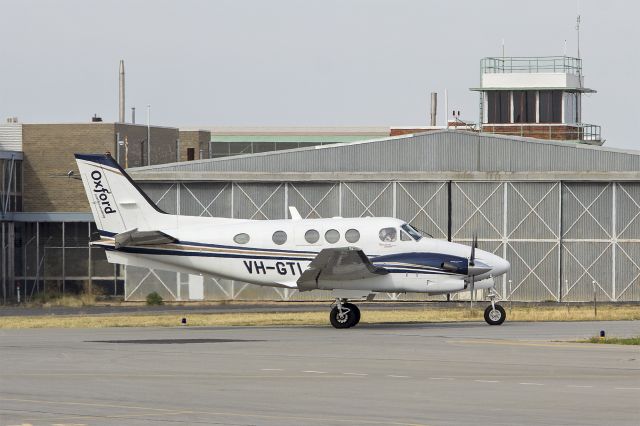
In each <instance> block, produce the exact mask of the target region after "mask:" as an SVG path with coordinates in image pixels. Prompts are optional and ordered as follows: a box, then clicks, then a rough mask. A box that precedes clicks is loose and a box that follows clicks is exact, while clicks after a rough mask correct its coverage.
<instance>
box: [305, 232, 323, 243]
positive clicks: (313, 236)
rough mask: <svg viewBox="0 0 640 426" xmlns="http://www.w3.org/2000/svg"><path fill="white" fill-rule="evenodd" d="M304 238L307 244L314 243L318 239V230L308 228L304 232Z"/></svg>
mask: <svg viewBox="0 0 640 426" xmlns="http://www.w3.org/2000/svg"><path fill="white" fill-rule="evenodd" d="M304 239H305V240H306V241H307V242H308V243H309V244H315V243H317V242H318V240H319V239H320V233H318V231H316V230H315V229H309V230H308V231H307V232H305V233H304Z"/></svg>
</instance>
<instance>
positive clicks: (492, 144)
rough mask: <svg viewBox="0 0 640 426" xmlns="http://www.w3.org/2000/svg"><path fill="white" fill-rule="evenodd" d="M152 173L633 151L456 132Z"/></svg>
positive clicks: (573, 165)
mask: <svg viewBox="0 0 640 426" xmlns="http://www.w3.org/2000/svg"><path fill="white" fill-rule="evenodd" d="M135 170H137V171H143V170H150V171H157V172H162V171H164V172H172V171H174V172H180V171H184V172H206V171H240V172H242V171H252V172H271V173H275V172H300V173H304V172H395V171H397V172H402V171H414V172H419V171H422V172H430V171H458V172H471V171H485V172H494V171H495V172H518V171H638V170H640V155H638V153H637V152H625V151H622V150H615V149H608V148H604V147H595V146H591V145H582V144H572V143H566V142H565V143H562V142H552V141H540V140H535V139H527V138H515V137H509V136H497V135H490V134H477V133H471V132H464V131H459V130H448V131H435V132H431V133H424V134H420V135H415V136H407V137H400V138H392V139H384V140H378V141H367V142H356V143H350V144H338V145H326V146H322V147H312V148H301V149H296V150H291V151H279V152H270V153H264V154H253V155H241V156H236V157H226V158H218V159H214V160H202V161H192V162H188V163H178V164H168V165H158V166H153V167H151V168H148V167H140V168H137V169H135Z"/></svg>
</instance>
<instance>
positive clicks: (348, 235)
mask: <svg viewBox="0 0 640 426" xmlns="http://www.w3.org/2000/svg"><path fill="white" fill-rule="evenodd" d="M344 238H345V239H346V240H347V241H348V242H350V243H357V242H358V240H359V239H360V232H358V230H357V229H349V230H348V231H347V232H345V233H344Z"/></svg>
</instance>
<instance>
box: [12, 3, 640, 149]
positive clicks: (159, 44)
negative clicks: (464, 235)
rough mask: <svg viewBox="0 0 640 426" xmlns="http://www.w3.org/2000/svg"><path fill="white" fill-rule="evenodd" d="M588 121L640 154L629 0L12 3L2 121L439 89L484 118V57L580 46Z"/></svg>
mask: <svg viewBox="0 0 640 426" xmlns="http://www.w3.org/2000/svg"><path fill="white" fill-rule="evenodd" d="M578 9H579V12H580V14H581V16H582V27H581V36H580V37H581V46H580V51H581V56H582V58H583V65H584V75H585V85H586V86H587V87H591V88H594V89H596V90H597V91H598V93H596V94H593V95H587V96H585V98H584V100H583V121H584V122H586V123H592V124H600V125H601V126H602V135H603V137H604V138H605V139H607V142H606V144H605V145H606V146H610V147H617V148H631V149H640V143H638V142H637V136H635V135H634V133H635V131H636V130H635V129H634V127H633V126H634V125H633V123H634V122H635V121H636V120H638V119H639V118H640V102H639V100H638V99H636V98H638V97H639V96H640V90H639V89H638V87H639V84H638V82H636V81H634V78H638V76H639V75H640V54H639V53H638V46H637V44H638V41H640V22H639V21H638V17H637V16H638V12H639V11H640V6H639V5H638V3H637V2H631V1H629V2H623V1H606V2H603V1H596V0H593V1H585V0H583V1H580V2H579V4H578V3H577V2H576V1H558V0H551V1H550V0H536V1H514V0H510V1H509V0H483V1H456V2H451V1H409V0H404V1H403V0H387V1H381V0H321V1H302V0H299V1H294V0H290V1H285V0H278V1H275V0H274V1H265V0H263V1H242V0H229V1H189V0H182V1H157V0H154V1H151V0H148V1H135V0H134V1H132V0H127V1H106V0H103V1H88V0H78V1H28V0H20V1H16V0H11V1H8V0H0V58H2V61H1V62H0V119H1V120H2V121H4V119H5V118H6V117H8V116H18V117H19V119H20V120H21V121H23V122H88V121H89V120H90V117H91V116H92V115H93V114H94V113H97V114H98V115H100V116H102V117H103V119H104V120H105V121H114V120H116V119H117V111H118V91H117V89H118V62H119V60H120V59H124V60H125V66H126V71H127V99H126V101H127V120H129V119H130V107H131V106H135V107H137V114H136V115H137V121H138V122H145V120H146V118H145V109H146V105H147V104H150V105H151V122H152V123H153V124H157V125H166V126H182V127H186V126H198V125H210V126H214V125H218V126H254V125H255V126H334V125H335V126H387V125H396V126H410V125H426V124H428V117H427V115H428V112H429V93H430V92H432V91H436V92H438V93H439V100H440V103H439V117H438V119H439V120H438V121H439V124H442V123H444V116H443V114H444V89H445V88H446V89H448V92H449V107H450V108H449V109H454V108H455V109H456V110H461V111H462V117H463V118H464V119H467V120H472V121H477V120H478V95H477V94H476V93H475V92H470V91H469V90H468V89H469V88H470V87H476V86H478V84H479V63H480V59H481V58H482V57H484V56H500V55H501V43H502V39H504V40H505V45H506V55H507V56H550V55H562V54H563V53H564V49H565V40H566V44H567V51H568V54H569V55H572V56H575V54H576V47H577V43H576V31H575V18H576V14H577V11H578Z"/></svg>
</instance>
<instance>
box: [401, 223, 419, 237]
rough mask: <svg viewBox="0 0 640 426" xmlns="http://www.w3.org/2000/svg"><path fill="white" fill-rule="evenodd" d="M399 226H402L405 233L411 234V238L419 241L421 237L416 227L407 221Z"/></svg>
mask: <svg viewBox="0 0 640 426" xmlns="http://www.w3.org/2000/svg"><path fill="white" fill-rule="evenodd" d="M400 228H402V230H403V231H405V232H406V233H407V234H409V235H411V238H413V239H414V240H416V241H420V239H421V238H422V237H423V235H422V234H421V233H420V231H418V230H417V229H416V228H414V227H413V226H411V225H409V224H408V223H405V224H404V225H402V226H401V227H400Z"/></svg>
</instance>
